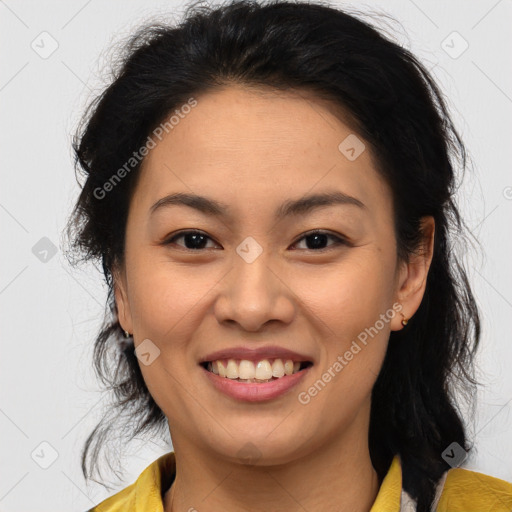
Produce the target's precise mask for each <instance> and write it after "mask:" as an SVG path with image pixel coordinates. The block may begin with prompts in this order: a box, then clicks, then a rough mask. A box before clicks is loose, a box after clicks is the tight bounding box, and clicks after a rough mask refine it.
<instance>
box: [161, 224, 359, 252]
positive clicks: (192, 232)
mask: <svg viewBox="0 0 512 512" xmlns="http://www.w3.org/2000/svg"><path fill="white" fill-rule="evenodd" d="M186 235H203V236H204V237H206V238H208V239H210V240H213V239H212V238H211V237H209V236H208V235H207V234H206V233H203V232H202V231H198V230H189V231H181V232H179V233H176V234H175V235H173V236H172V237H171V238H167V239H166V240H164V241H163V242H162V244H163V245H171V244H172V243H173V242H174V241H175V240H177V239H178V238H182V237H184V236H186ZM312 235H326V236H328V237H330V238H331V239H333V240H335V243H334V244H332V245H331V246H329V247H324V248H323V249H302V250H304V251H310V252H325V251H328V250H330V249H332V248H333V247H337V246H339V245H347V246H350V243H349V242H348V240H347V239H346V238H344V237H342V236H339V235H334V234H332V233H329V232H328V231H323V230H321V229H314V230H313V231H308V232H307V233H304V234H303V235H302V236H301V237H300V238H298V239H297V241H296V242H294V243H293V245H296V244H297V243H299V242H300V241H302V240H303V239H305V238H307V237H308V236H312ZM180 247H182V246H180ZM182 248H183V249H184V250H185V251H188V252H196V253H197V252H201V251H204V250H205V249H188V248H187V247H182Z"/></svg>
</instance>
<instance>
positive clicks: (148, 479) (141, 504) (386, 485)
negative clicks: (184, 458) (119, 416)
mask: <svg viewBox="0 0 512 512" xmlns="http://www.w3.org/2000/svg"><path fill="white" fill-rule="evenodd" d="M175 473H176V459H175V456H174V452H169V453H166V454H165V455H162V456H161V457H159V458H158V459H156V460H155V461H154V462H153V463H151V464H150V465H149V466H148V467H147V468H146V469H145V470H144V471H143V472H142V473H141V474H140V476H139V478H138V479H137V481H136V482H135V485H134V489H133V490H134V495H133V498H134V501H135V512H146V511H148V510H151V511H154V512H164V506H163V496H162V491H163V490H164V489H165V490H167V489H168V488H169V487H170V485H171V484H172V482H173V481H174V476H175ZM401 495H402V468H401V464H400V457H399V456H398V455H395V457H394V458H393V460H392V462H391V465H390V467H389V469H388V472H387V474H386V476H385V477H384V480H383V481H382V484H381V486H380V489H379V492H378V494H377V498H376V499H375V501H374V503H373V505H372V508H371V509H370V512H400V502H401Z"/></svg>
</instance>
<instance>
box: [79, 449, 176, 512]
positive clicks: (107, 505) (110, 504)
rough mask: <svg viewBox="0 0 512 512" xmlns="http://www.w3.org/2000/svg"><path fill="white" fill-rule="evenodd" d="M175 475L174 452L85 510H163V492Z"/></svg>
mask: <svg viewBox="0 0 512 512" xmlns="http://www.w3.org/2000/svg"><path fill="white" fill-rule="evenodd" d="M175 475H176V462H175V457H174V452H169V453H166V454H165V455H162V456H161V457H159V458H158V459H157V460H155V461H153V462H152V463H151V464H150V465H149V466H147V467H146V468H145V469H144V471H143V472H142V473H141V474H140V475H139V477H138V478H137V480H136V481H135V482H134V483H132V484H131V485H129V486H128V487H125V488H124V489H122V490H121V491H119V492H117V493H116V494H114V495H113V496H110V497H109V498H107V499H106V500H104V501H102V502H101V503H100V504H98V505H96V507H94V508H92V509H90V510H88V511H87V512H128V511H134V512H143V511H146V510H147V511H151V512H154V511H157V510H163V501H162V495H163V493H164V492H165V491H166V490H167V489H168V488H169V487H170V485H171V483H172V481H173V480H174V477H175Z"/></svg>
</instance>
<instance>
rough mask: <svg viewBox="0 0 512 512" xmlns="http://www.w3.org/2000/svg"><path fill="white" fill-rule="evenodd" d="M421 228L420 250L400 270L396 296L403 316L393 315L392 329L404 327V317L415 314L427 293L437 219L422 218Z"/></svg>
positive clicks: (408, 317)
mask: <svg viewBox="0 0 512 512" xmlns="http://www.w3.org/2000/svg"><path fill="white" fill-rule="evenodd" d="M421 230H422V233H423V238H422V242H421V244H420V247H419V248H418V251H417V252H415V253H413V254H411V255H410V260H409V262H408V263H407V264H406V263H403V264H402V268H401V269H400V272H399V276H398V280H397V290H396V295H395V296H396V301H397V302H399V303H400V304H401V305H402V309H401V310H400V313H402V314H403V316H402V314H400V313H398V314H396V315H395V316H394V317H393V319H392V320H391V330H392V331H399V330H400V329H403V328H404V326H403V325H402V320H403V318H404V317H405V318H406V319H407V320H409V319H410V318H411V317H412V316H414V313H416V311H417V310H418V308H419V307H420V304H421V301H422V299H423V295H424V293H425V288H426V285H427V276H428V271H429V268H430V264H431V263H432V256H433V253H434V235H435V221H434V218H433V217H432V216H430V215H429V216H426V217H423V218H422V220H421Z"/></svg>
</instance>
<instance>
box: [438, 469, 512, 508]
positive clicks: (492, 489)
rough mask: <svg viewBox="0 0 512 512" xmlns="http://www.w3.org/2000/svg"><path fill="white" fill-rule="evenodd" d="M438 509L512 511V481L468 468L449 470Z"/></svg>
mask: <svg viewBox="0 0 512 512" xmlns="http://www.w3.org/2000/svg"><path fill="white" fill-rule="evenodd" d="M443 480H444V486H443V487H442V491H441V496H440V499H439V503H438V507H437V509H436V510H437V512H510V511H511V510H512V483H509V482H506V481H505V480H500V479H499V478H495V477H492V476H489V475H485V474H483V473H478V472H476V471H470V470H468V469H462V468H453V469H450V470H449V471H448V472H447V473H446V475H445V478H444V479H443Z"/></svg>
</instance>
